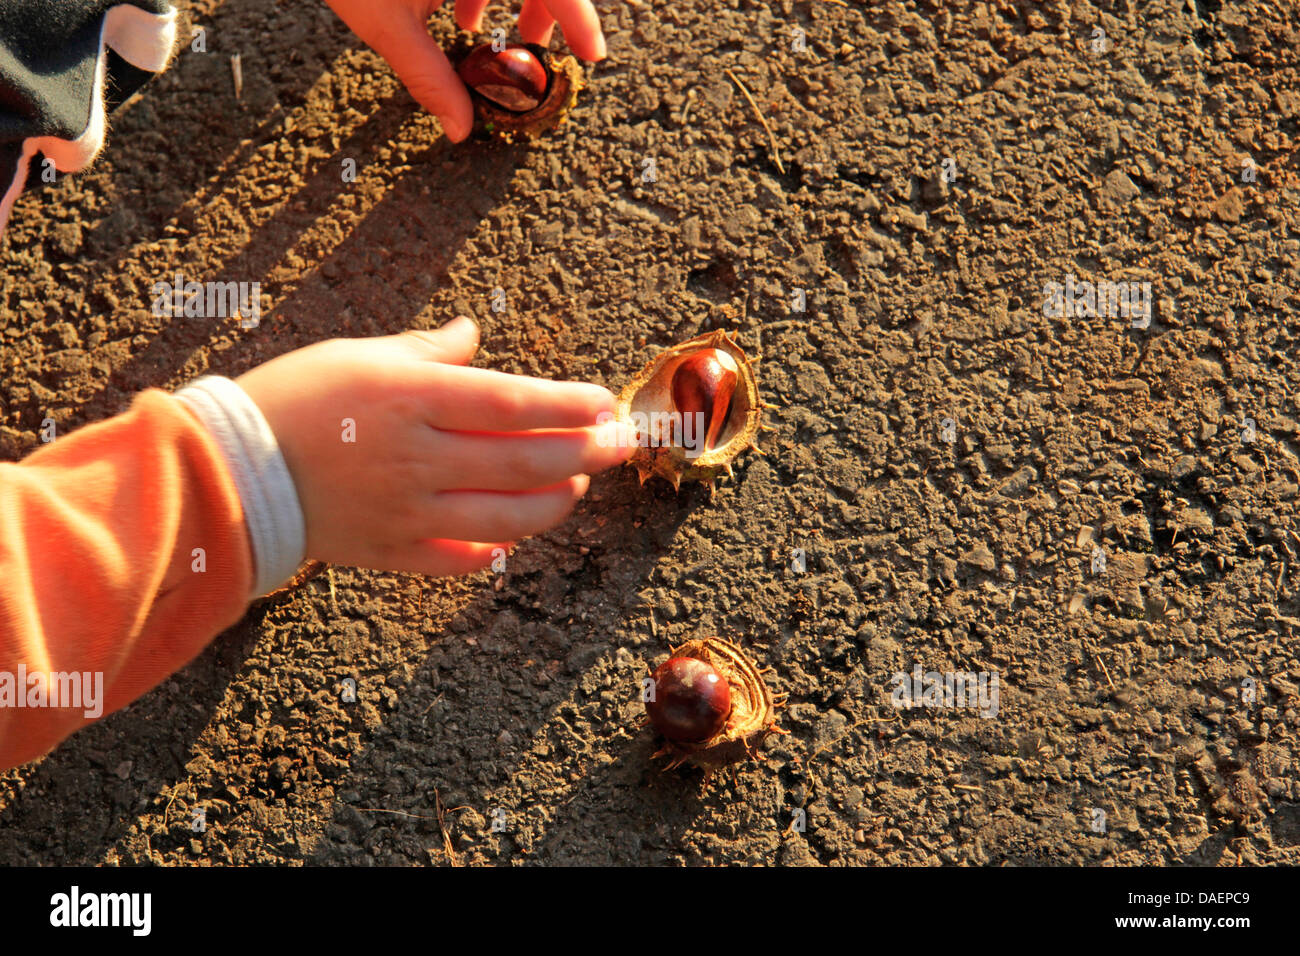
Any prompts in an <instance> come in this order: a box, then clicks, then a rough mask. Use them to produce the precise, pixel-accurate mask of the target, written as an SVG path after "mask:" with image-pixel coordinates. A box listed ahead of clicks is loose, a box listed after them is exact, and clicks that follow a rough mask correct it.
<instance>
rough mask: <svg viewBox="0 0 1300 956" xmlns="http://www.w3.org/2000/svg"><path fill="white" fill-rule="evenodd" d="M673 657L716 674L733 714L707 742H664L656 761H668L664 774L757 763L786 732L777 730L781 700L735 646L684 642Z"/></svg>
mask: <svg viewBox="0 0 1300 956" xmlns="http://www.w3.org/2000/svg"><path fill="white" fill-rule="evenodd" d="M675 657H692V658H695V659H696V660H700V661H703V662H704V663H706V664H708V665H709V666H710V667H712V668H713V669H714V670H715V671H717V672H718V674H719V675H720V676H721V677H723V678H724V679H725V680H726V681H727V684H728V685H729V687H730V690H731V710H730V712H729V713H728V714H727V719H726V722H725V723H724V724H723V725H722V729H721V730H719V731H718V732H717V733H716V734H714V735H713V736H712V737H710V738H708V739H707V740H702V741H699V742H697V743H691V742H689V741H680V740H667V739H665V741H664V746H663V747H662V748H661V749H660V750H659V751H658V752H657V753H656V754H655V755H654V756H655V757H668V758H669V761H668V764H667V766H666V767H665V768H664V769H665V770H672V769H674V768H676V767H680V766H681V765H682V764H684V763H690V764H694V765H695V766H697V767H701V768H703V769H704V770H705V771H708V772H710V773H711V772H712V771H714V770H716V769H718V768H719V767H725V766H727V765H728V764H733V763H736V762H738V761H741V760H745V759H747V758H754V757H756V756H757V753H758V748H759V746H760V745H761V744H762V743H763V741H764V740H765V739H766V738H767V736H768V735H769V734H774V733H775V734H783V733H786V732H787V731H784V730H782V729H780V728H779V727H777V726H776V710H777V708H778V707H780V706H782V704H783V703H784V701H785V697H784V695H780V696H773V694H772V691H771V690H769V689H768V686H767V682H766V681H764V680H763V672H762V671H760V670H759V668H758V665H756V664H755V663H754V662H753V661H752V660H750V659H749V657H748V656H746V654H745V652H744V651H742V650H741V649H740V648H739V647H737V646H736V645H735V644H732V643H731V642H730V641H724V640H723V639H722V638H720V637H705V638H701V639H700V640H695V641H688V642H686V643H685V644H683V645H682V646H681V647H679V648H677V649H676V650H674V651H673V652H672V654H671V655H670V659H671V658H675Z"/></svg>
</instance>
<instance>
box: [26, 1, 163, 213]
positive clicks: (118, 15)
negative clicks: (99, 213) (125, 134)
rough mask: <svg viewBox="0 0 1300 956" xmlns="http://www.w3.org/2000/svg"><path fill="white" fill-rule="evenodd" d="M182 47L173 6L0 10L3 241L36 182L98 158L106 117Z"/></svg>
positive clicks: (39, 4) (55, 5)
mask: <svg viewBox="0 0 1300 956" xmlns="http://www.w3.org/2000/svg"><path fill="white" fill-rule="evenodd" d="M175 42H176V11H175V9H174V8H173V7H172V5H171V2H170V0H0V196H3V198H2V199H0V231H2V230H3V229H4V227H5V224H6V223H7V222H8V221H9V212H10V210H11V209H13V205H14V200H15V199H17V198H18V194H19V193H20V192H21V191H22V189H23V186H24V185H25V183H26V181H27V177H28V173H29V172H33V173H34V172H36V171H38V170H40V169H41V167H42V166H43V165H44V164H45V162H46V160H48V161H49V162H50V163H52V164H53V167H54V168H55V169H56V170H58V171H59V172H61V173H68V172H73V171H75V170H78V169H82V168H84V167H85V166H87V165H88V164H89V163H90V162H91V160H93V159H94V158H95V156H96V154H98V152H99V150H100V148H101V147H102V146H103V144H104V130H105V127H106V119H105V117H106V115H107V112H108V111H109V110H111V109H113V108H114V107H115V106H117V105H118V104H119V103H121V102H122V101H123V100H125V99H126V98H127V97H128V96H130V95H131V94H132V93H134V92H135V91H136V90H137V89H139V88H140V87H141V86H142V85H143V84H144V82H145V81H146V80H147V79H148V78H149V77H150V76H152V75H153V74H154V73H158V72H160V71H161V70H163V69H164V68H165V67H166V66H167V63H168V62H169V61H170V59H171V56H172V48H173V46H174V45H175Z"/></svg>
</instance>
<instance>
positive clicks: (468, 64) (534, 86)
mask: <svg viewBox="0 0 1300 956" xmlns="http://www.w3.org/2000/svg"><path fill="white" fill-rule="evenodd" d="M452 59H453V60H454V61H455V62H456V74H457V76H459V77H460V78H461V81H462V82H464V84H465V85H466V86H467V87H468V88H469V91H470V99H472V100H473V101H474V114H475V116H476V117H477V118H478V120H479V122H480V124H481V127H482V129H483V130H484V131H485V132H488V133H492V134H494V135H497V136H500V137H501V138H502V139H506V140H510V139H513V138H515V137H516V136H522V137H533V136H539V135H541V134H542V133H544V132H546V131H547V130H549V129H553V128H554V127H555V126H557V125H559V124H560V123H561V122H563V121H564V118H565V117H566V116H567V115H568V114H569V111H570V110H571V109H573V105H574V103H576V102H577V101H578V91H579V90H581V89H582V87H583V86H584V83H585V81H584V79H583V73H582V68H581V67H580V66H579V65H578V61H577V60H575V59H574V58H573V57H571V56H556V55H554V54H552V53H551V52H550V51H549V50H547V49H546V47H543V46H538V45H536V44H533V43H510V44H507V45H506V46H505V47H504V48H502V49H498V50H494V49H493V48H492V44H491V43H484V44H482V45H480V46H477V47H474V48H473V49H471V50H468V51H467V52H453V53H452Z"/></svg>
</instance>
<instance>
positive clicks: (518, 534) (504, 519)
mask: <svg viewBox="0 0 1300 956" xmlns="http://www.w3.org/2000/svg"><path fill="white" fill-rule="evenodd" d="M590 483H591V479H590V478H588V477H587V476H586V475H574V476H573V477H571V478H569V479H568V480H566V481H562V482H560V483H558V484H555V485H551V486H550V487H549V488H535V489H532V490H530V491H525V492H497V491H442V492H438V493H437V494H436V495H433V496H432V498H431V500H430V506H429V512H428V525H427V526H428V527H430V528H436V529H437V530H438V534H440V535H444V536H446V537H448V538H462V539H472V540H477V539H479V538H490V539H498V538H500V539H503V540H505V539H509V540H515V539H518V538H523V537H526V536H528V535H530V534H538V533H540V532H542V531H546V530H547V529H548V528H554V527H555V526H556V525H557V524H560V523H561V522H562V521H564V519H565V518H567V517H568V516H569V513H570V512H571V511H572V510H573V505H574V502H576V501H577V500H578V499H579V498H581V497H582V496H583V495H584V494H586V493H587V487H588V486H589V485H590Z"/></svg>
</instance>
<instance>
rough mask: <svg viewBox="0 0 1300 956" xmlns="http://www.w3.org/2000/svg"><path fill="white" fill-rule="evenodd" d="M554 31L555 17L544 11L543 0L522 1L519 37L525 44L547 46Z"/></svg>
mask: <svg viewBox="0 0 1300 956" xmlns="http://www.w3.org/2000/svg"><path fill="white" fill-rule="evenodd" d="M554 29H555V17H553V16H551V11H549V10H547V9H546V4H545V3H544V2H543V0H524V4H523V6H521V7H520V8H519V35H520V36H521V37H523V38H524V42H525V43H536V44H537V45H538V46H547V45H549V44H550V42H551V31H552V30H554Z"/></svg>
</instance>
